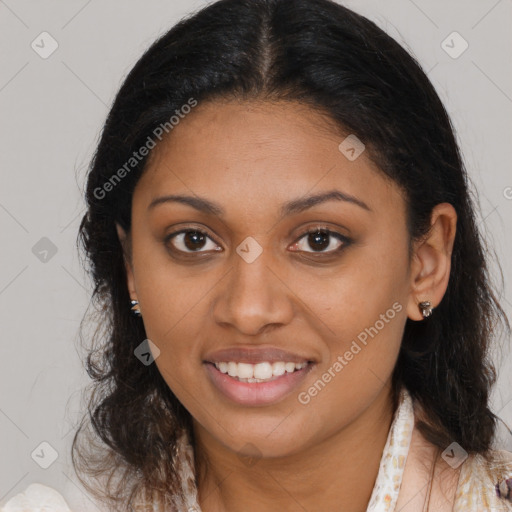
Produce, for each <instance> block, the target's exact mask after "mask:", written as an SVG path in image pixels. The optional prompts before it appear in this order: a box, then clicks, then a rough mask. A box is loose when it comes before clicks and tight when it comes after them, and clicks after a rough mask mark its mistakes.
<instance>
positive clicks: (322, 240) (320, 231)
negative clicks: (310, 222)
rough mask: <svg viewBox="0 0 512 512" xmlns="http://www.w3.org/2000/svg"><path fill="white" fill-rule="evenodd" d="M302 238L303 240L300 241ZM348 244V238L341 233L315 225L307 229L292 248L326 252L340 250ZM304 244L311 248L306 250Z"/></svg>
mask: <svg viewBox="0 0 512 512" xmlns="http://www.w3.org/2000/svg"><path fill="white" fill-rule="evenodd" d="M303 239H304V241H302V240H303ZM349 244H350V239H349V238H347V237H346V236H344V235H342V234H341V233H337V232H336V231H331V230H330V229H327V228H324V227H319V226H317V227H313V228H311V229H308V231H307V232H306V233H304V234H303V235H302V236H301V237H300V238H299V240H298V241H297V242H295V243H294V244H293V246H292V248H293V249H292V250H298V251H304V252H309V253H319V254H328V253H335V252H338V251H341V250H342V249H343V248H345V247H346V246H347V245H349ZM306 246H309V247H311V248H312V249H313V250H312V251H308V250H306Z"/></svg>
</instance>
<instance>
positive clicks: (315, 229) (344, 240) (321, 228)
mask: <svg viewBox="0 0 512 512" xmlns="http://www.w3.org/2000/svg"><path fill="white" fill-rule="evenodd" d="M318 232H321V233H324V234H325V235H328V236H330V237H334V238H336V239H337V240H339V241H340V242H342V244H341V245H340V246H339V247H338V248H336V249H333V250H330V251H294V252H305V253H306V254H314V255H321V254H325V255H330V256H332V255H333V254H337V253H340V252H341V251H343V249H345V248H346V247H348V246H349V245H350V244H351V243H352V240H351V239H350V238H348V237H346V236H345V235H342V234H341V233H338V232H336V231H332V230H330V229H329V228H327V227H325V226H321V225H319V226H314V227H311V228H308V229H307V230H306V231H305V232H304V233H303V234H302V235H300V237H299V238H298V239H297V241H296V242H294V243H293V244H292V245H296V244H298V243H299V242H300V241H301V240H302V239H303V238H304V237H305V236H307V235H309V234H313V233H318ZM186 233H199V234H200V235H203V236H206V237H207V238H209V239H210V240H212V241H213V242H215V240H213V239H212V238H211V237H210V235H209V234H208V233H207V232H206V231H204V230H202V229H200V228H185V229H181V230H179V231H175V232H173V233H170V234H169V235H167V236H166V237H165V240H164V242H165V245H166V246H167V245H168V244H169V242H170V241H171V240H172V239H173V238H175V237H176V236H177V235H180V234H186ZM215 243H216V242H215ZM329 245H330V243H329ZM174 249H175V250H176V251H178V252H179V253H181V254H186V255H191V254H201V253H208V252H209V251H189V252H187V251H182V250H180V249H176V248H174Z"/></svg>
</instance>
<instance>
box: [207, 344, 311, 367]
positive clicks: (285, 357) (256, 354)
mask: <svg viewBox="0 0 512 512" xmlns="http://www.w3.org/2000/svg"><path fill="white" fill-rule="evenodd" d="M229 361H235V362H237V363H250V364H257V363H262V362H264V361H268V362H269V363H275V362H277V361H284V362H286V363H303V362H314V360H313V359H312V358H310V357H308V356H301V355H299V354H294V353H292V352H288V351H286V350H282V349H279V348H275V347H258V348H254V347H251V348H246V347H232V348H224V349H221V350H216V351H215V352H210V353H209V354H207V355H206V356H205V359H204V362H206V363H221V362H229Z"/></svg>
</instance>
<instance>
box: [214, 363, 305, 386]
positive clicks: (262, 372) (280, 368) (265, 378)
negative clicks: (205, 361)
mask: <svg viewBox="0 0 512 512" xmlns="http://www.w3.org/2000/svg"><path fill="white" fill-rule="evenodd" d="M310 363H312V361H303V362H302V363H294V362H292V361H288V362H286V361H275V362H270V361H263V362H261V363H257V364H251V363H237V362H235V361H221V362H219V363H210V364H213V365H214V366H215V368H217V370H219V371H220V372H221V373H224V374H227V375H229V376H230V377H232V378H233V379H236V380H238V381H239V382H250V383H251V384H254V383H259V382H271V381H273V380H275V379H278V378H279V377H281V376H282V375H285V374H287V373H295V372H296V371H300V370H302V369H303V368H306V366H307V365H308V364H310Z"/></svg>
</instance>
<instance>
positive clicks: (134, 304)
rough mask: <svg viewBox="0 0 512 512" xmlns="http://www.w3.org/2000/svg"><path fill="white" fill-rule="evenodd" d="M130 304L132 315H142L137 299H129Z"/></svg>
mask: <svg viewBox="0 0 512 512" xmlns="http://www.w3.org/2000/svg"><path fill="white" fill-rule="evenodd" d="M130 302H131V305H132V308H131V310H132V313H133V314H134V316H142V313H141V312H140V308H139V301H138V300H131V301H130Z"/></svg>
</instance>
